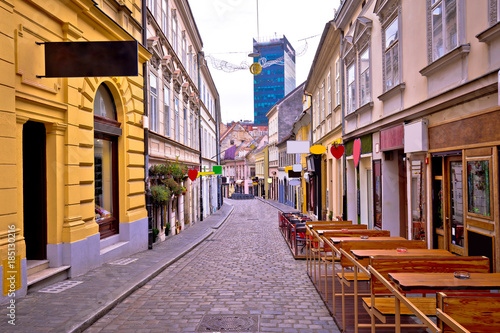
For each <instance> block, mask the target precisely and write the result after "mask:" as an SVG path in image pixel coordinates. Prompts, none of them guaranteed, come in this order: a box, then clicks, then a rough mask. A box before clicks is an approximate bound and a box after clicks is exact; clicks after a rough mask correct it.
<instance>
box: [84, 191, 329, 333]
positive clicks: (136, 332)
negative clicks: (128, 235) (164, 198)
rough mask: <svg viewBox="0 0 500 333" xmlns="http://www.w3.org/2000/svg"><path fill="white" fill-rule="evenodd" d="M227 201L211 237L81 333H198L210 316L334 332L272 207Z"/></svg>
mask: <svg viewBox="0 0 500 333" xmlns="http://www.w3.org/2000/svg"><path fill="white" fill-rule="evenodd" d="M228 201H229V200H228ZM229 202H231V204H232V205H234V211H233V213H232V215H231V216H230V217H229V219H228V220H227V221H226V222H225V224H224V225H223V226H222V227H221V228H220V229H219V230H217V232H215V233H214V234H213V235H212V236H210V238H208V239H207V240H206V241H204V242H203V243H202V244H201V245H200V246H198V247H197V248H196V249H194V250H193V251H191V252H189V253H188V254H187V255H186V256H184V257H183V258H182V259H180V260H178V261H177V262H175V263H174V264H172V265H171V266H169V267H168V268H167V269H166V270H164V271H163V272H162V273H161V274H159V275H158V276H156V277H155V278H154V279H152V280H151V281H150V282H148V283H147V284H145V285H144V286H143V287H141V288H140V289H138V290H137V291H136V292H134V293H133V294H132V295H131V296H129V297H128V298H127V299H126V300H125V301H123V302H122V303H120V304H118V305H117V306H116V307H115V308H114V309H113V310H111V311H110V312H109V313H108V314H107V315H105V316H104V317H102V318H101V319H99V320H98V321H97V322H95V323H94V324H93V325H92V326H91V327H90V328H88V329H87V330H86V332H89V333H94V332H102V333H104V332H121V333H127V332H131V333H132V332H133V333H140V332H151V333H153V332H196V331H197V330H198V329H199V327H200V323H201V321H202V319H203V318H204V317H205V316H209V315H213V316H215V315H234V316H241V317H242V318H244V317H245V316H247V317H248V316H250V315H252V316H258V319H259V332H290V333H292V332H318V333H321V332H339V330H338V328H337V326H336V324H335V323H334V321H333V319H332V317H331V316H330V315H329V313H328V311H327V309H326V307H325V305H324V304H323V302H322V300H321V299H320V298H319V296H318V294H317V292H316V290H315V288H314V286H313V285H312V283H311V282H310V280H309V278H308V277H307V275H306V267H305V265H306V262H305V261H296V260H294V259H293V258H292V256H291V254H290V251H289V249H288V247H287V246H286V244H285V242H284V240H283V238H282V236H281V234H280V233H279V230H278V218H277V215H278V213H277V209H276V208H275V207H273V206H271V205H268V204H267V203H265V202H262V201H260V200H257V199H254V200H241V201H229ZM224 331H225V332H229V331H230V330H224Z"/></svg>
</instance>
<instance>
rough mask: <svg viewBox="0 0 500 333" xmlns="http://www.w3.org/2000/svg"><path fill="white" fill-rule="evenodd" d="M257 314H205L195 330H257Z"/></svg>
mask: <svg viewBox="0 0 500 333" xmlns="http://www.w3.org/2000/svg"><path fill="white" fill-rule="evenodd" d="M258 331H259V316H258V315H205V316H204V317H203V319H202V320H201V323H200V324H199V325H198V328H197V329H196V332H258Z"/></svg>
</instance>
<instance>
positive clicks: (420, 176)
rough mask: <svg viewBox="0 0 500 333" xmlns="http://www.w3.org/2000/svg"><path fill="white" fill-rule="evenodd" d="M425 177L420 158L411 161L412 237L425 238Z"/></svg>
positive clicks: (415, 238)
mask: <svg viewBox="0 0 500 333" xmlns="http://www.w3.org/2000/svg"><path fill="white" fill-rule="evenodd" d="M425 198H426V197H425V177H424V170H423V161H422V160H420V161H419V160H415V161H414V160H412V161H411V210H412V233H413V236H412V239H414V240H426V234H427V230H426V229H427V228H426V225H427V223H426V218H425V216H426V215H425V212H426V200H425Z"/></svg>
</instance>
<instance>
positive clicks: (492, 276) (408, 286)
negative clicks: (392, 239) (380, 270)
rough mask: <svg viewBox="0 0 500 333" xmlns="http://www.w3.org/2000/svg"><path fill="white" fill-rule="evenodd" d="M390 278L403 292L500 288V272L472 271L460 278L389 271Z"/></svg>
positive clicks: (436, 274)
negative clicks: (466, 277)
mask: <svg viewBox="0 0 500 333" xmlns="http://www.w3.org/2000/svg"><path fill="white" fill-rule="evenodd" d="M389 278H390V279H391V280H392V281H393V282H394V283H395V284H396V286H397V287H398V288H399V289H400V290H401V291H403V292H405V293H406V292H410V291H412V290H419V291H421V290H432V291H436V290H438V291H439V290H462V289H478V290H492V289H500V273H470V278H469V279H458V278H456V277H455V276H454V274H453V273H389Z"/></svg>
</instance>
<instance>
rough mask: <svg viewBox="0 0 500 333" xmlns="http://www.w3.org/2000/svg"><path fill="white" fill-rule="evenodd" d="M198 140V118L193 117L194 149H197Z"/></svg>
mask: <svg viewBox="0 0 500 333" xmlns="http://www.w3.org/2000/svg"><path fill="white" fill-rule="evenodd" d="M198 144H199V140H198V117H197V116H195V117H194V148H195V149H199V146H198Z"/></svg>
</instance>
